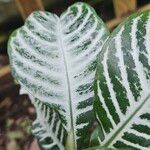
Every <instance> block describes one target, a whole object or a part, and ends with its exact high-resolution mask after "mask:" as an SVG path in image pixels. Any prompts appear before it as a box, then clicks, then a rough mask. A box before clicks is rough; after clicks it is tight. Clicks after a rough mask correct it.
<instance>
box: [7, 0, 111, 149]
mask: <svg viewBox="0 0 150 150" xmlns="http://www.w3.org/2000/svg"><path fill="white" fill-rule="evenodd" d="M108 36H109V31H108V30H107V28H106V27H105V25H104V23H103V22H102V20H101V19H100V18H99V17H98V16H97V14H96V13H95V11H94V10H93V8H91V7H90V6H88V5H87V4H84V3H76V4H74V5H72V6H71V7H69V8H68V9H67V11H65V12H64V13H63V14H62V15H61V16H60V17H58V16H56V15H55V14H51V13H49V12H41V11H38V12H34V13H32V14H31V15H30V16H29V17H28V19H27V20H26V22H25V25H24V26H23V27H21V28H20V29H18V30H17V31H15V33H14V34H13V35H12V36H11V38H10V41H9V44H8V51H9V57H10V63H11V67H12V73H13V76H14V77H15V79H16V80H17V81H18V82H19V83H20V85H21V86H22V87H23V88H24V89H25V90H26V91H27V93H28V94H29V95H32V96H33V97H34V98H33V100H32V101H33V103H34V104H35V107H36V108H37V111H38V112H37V121H36V122H35V126H34V127H37V126H38V127H37V129H35V130H34V131H35V132H34V133H36V135H37V136H38V138H39V141H41V140H42V141H43V140H44V138H45V144H44V147H51V148H52V149H53V148H55V147H57V149H61V150H63V149H64V143H72V142H73V148H72V149H81V148H82V147H87V146H88V144H87V143H89V142H88V141H89V138H87V137H89V134H90V131H89V130H90V128H91V126H92V124H93V122H94V121H95V118H94V112H93V106H92V103H93V95H94V93H93V84H92V82H93V81H94V76H95V68H96V62H97V61H96V60H97V54H98V53H99V52H100V51H101V48H102V46H103V43H104V42H105V41H106V39H107V37H108ZM35 99H37V100H38V101H39V102H37V100H36V101H35ZM47 111H48V112H47ZM52 112H54V113H52ZM54 116H56V118H55V117H54ZM41 117H42V118H43V119H41V120H40V118H41ZM57 118H58V119H57ZM53 119H54V120H53ZM42 120H45V121H44V122H46V123H44V122H41V121H42ZM60 122H61V123H60ZM54 123H56V124H54ZM58 123H59V124H58ZM44 125H45V127H44ZM52 128H54V129H52ZM60 128H62V129H63V130H64V129H65V130H66V133H67V136H68V137H71V138H67V136H65V134H63V135H64V137H62V139H64V138H66V139H65V140H67V139H69V140H70V139H73V140H70V141H69V142H68V141H66V142H62V141H63V140H62V141H61V140H60V139H59V138H58V137H57V136H56V135H58V132H59V133H61V132H62V133H65V132H64V131H61V132H60V130H61V129H60ZM40 129H41V130H40ZM56 132H57V133H56ZM52 134H55V137H56V138H55V139H57V140H55V139H52V141H49V140H46V137H47V136H48V135H49V136H52ZM63 135H62V136H63ZM43 136H44V137H43ZM42 143H44V142H42ZM46 143H47V144H48V145H47V146H46ZM50 143H51V144H52V145H51V144H50ZM60 145H61V146H60ZM62 145H63V146H62ZM67 145H68V144H67Z"/></svg>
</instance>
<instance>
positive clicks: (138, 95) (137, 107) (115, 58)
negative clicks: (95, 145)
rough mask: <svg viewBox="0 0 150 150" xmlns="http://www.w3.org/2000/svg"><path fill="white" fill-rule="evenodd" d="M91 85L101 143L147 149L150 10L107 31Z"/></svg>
mask: <svg viewBox="0 0 150 150" xmlns="http://www.w3.org/2000/svg"><path fill="white" fill-rule="evenodd" d="M94 86H95V87H94V89H95V102H94V109H95V112H96V117H97V119H98V121H99V125H100V127H101V128H102V131H103V133H102V134H101V135H100V136H99V139H100V145H101V146H104V147H106V148H118V149H120V148H129V149H140V150H148V149H150V11H146V12H143V13H137V14H134V15H132V16H130V17H129V18H128V19H126V20H125V21H124V22H123V23H121V24H120V25H119V26H118V27H117V28H116V30H115V31H114V32H113V33H112V34H111V35H110V37H109V39H108V40H107V42H106V43H105V45H104V47H103V49H102V51H101V54H100V57H99V61H98V67H97V73H96V81H95V85H94Z"/></svg>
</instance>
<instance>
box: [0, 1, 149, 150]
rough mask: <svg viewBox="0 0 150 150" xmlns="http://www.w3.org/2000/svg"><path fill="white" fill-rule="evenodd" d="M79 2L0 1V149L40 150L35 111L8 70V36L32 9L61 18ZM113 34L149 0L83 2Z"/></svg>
mask: <svg viewBox="0 0 150 150" xmlns="http://www.w3.org/2000/svg"><path fill="white" fill-rule="evenodd" d="M77 1H78V0H0V150H37V149H38V148H37V144H36V140H35V139H34V137H33V136H32V134H31V124H32V121H33V120H34V119H35V117H36V114H35V109H34V107H33V105H32V104H31V102H30V100H29V98H28V96H26V95H21V96H20V95H19V85H17V84H15V82H14V80H13V78H12V76H11V73H10V68H9V61H8V56H7V42H8V38H9V35H10V34H11V33H12V31H14V30H15V29H17V28H18V27H20V26H22V25H23V24H24V19H25V18H26V17H27V16H28V15H29V14H30V13H31V12H32V11H33V10H39V9H40V10H44V9H45V10H47V11H50V12H52V13H55V14H57V15H60V14H61V13H62V12H63V11H64V10H66V9H67V7H68V6H70V5H71V4H73V3H75V2H77ZM82 2H86V3H88V4H90V5H91V6H93V7H94V9H95V10H96V12H97V14H98V15H99V16H100V17H101V18H102V19H103V20H104V22H105V23H106V24H107V26H108V28H109V29H110V31H112V30H113V29H114V28H115V27H116V26H117V25H118V24H119V23H120V22H121V21H122V20H123V19H124V18H126V17H127V16H129V15H130V14H131V13H133V12H137V11H144V10H150V0H84V1H82Z"/></svg>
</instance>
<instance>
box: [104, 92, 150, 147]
mask: <svg viewBox="0 0 150 150" xmlns="http://www.w3.org/2000/svg"><path fill="white" fill-rule="evenodd" d="M149 99H150V93H149V94H148V96H147V97H146V98H145V99H144V101H142V102H141V103H140V104H139V105H138V107H137V108H136V109H135V111H133V112H132V114H131V115H130V117H129V118H127V119H126V121H125V122H124V123H123V124H122V125H121V126H120V127H119V129H117V130H116V131H115V132H114V134H113V135H112V136H111V137H110V138H109V139H107V141H106V142H105V144H104V147H108V148H109V146H110V145H111V144H112V143H113V141H115V139H116V138H117V137H118V135H119V134H120V133H121V131H122V130H123V129H124V128H125V127H126V126H127V125H128V123H129V122H130V121H131V120H132V119H133V117H134V116H135V115H136V114H137V113H138V112H139V111H140V109H141V108H142V107H143V106H144V104H145V103H146V102H147V101H148V100H149Z"/></svg>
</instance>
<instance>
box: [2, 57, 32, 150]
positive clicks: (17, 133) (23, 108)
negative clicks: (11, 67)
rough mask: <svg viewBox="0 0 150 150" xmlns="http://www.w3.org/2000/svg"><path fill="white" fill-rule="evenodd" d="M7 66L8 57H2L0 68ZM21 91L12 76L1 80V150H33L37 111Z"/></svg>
mask: <svg viewBox="0 0 150 150" xmlns="http://www.w3.org/2000/svg"><path fill="white" fill-rule="evenodd" d="M6 64H8V57H7V56H5V55H0V68H1V67H2V66H5V65H6ZM19 89H20V87H19V85H17V84H15V82H14V80H13V78H12V76H11V75H6V76H5V77H4V78H2V79H0V150H6V149H7V150H29V149H30V150H31V147H33V146H32V144H35V140H34V137H33V135H32V134H31V125H32V122H33V120H34V119H35V109H34V107H33V105H32V104H31V102H30V100H29V98H28V96H27V95H19ZM32 149H33V148H32Z"/></svg>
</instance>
